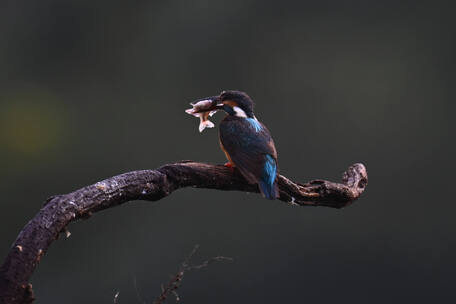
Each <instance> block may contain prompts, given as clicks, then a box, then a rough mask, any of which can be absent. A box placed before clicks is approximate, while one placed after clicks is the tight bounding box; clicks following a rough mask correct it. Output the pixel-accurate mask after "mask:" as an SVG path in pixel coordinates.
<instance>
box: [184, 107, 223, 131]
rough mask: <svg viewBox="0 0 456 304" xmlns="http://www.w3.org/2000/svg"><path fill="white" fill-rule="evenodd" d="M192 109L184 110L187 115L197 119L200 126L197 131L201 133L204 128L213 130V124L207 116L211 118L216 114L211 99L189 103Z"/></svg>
mask: <svg viewBox="0 0 456 304" xmlns="http://www.w3.org/2000/svg"><path fill="white" fill-rule="evenodd" d="M190 105H191V106H193V108H191V109H187V110H185V112H186V113H187V114H190V115H193V116H195V117H199V119H200V124H199V127H198V130H199V131H200V133H201V132H203V130H204V129H206V128H213V127H214V123H213V122H212V121H210V120H209V116H212V115H214V114H215V112H217V109H215V102H214V101H213V100H211V99H204V100H200V101H198V102H192V103H190Z"/></svg>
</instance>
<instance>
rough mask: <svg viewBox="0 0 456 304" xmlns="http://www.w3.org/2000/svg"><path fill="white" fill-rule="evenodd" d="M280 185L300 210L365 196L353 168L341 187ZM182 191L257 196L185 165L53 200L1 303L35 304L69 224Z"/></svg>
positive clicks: (243, 185) (357, 167)
mask: <svg viewBox="0 0 456 304" xmlns="http://www.w3.org/2000/svg"><path fill="white" fill-rule="evenodd" d="M278 184H279V192H280V197H279V200H281V201H284V202H287V203H289V204H294V205H299V206H326V207H333V208H342V207H345V206H348V205H350V204H351V203H352V202H353V201H355V200H356V199H357V198H358V197H359V196H360V195H361V194H362V193H363V191H364V189H365V187H366V185H367V171H366V168H365V167H364V165H362V164H354V165H352V166H350V167H349V168H348V170H347V171H346V172H345V173H344V174H343V177H342V183H333V182H329V181H325V180H314V181H311V182H309V183H307V184H300V183H295V182H293V181H291V180H289V179H288V178H286V177H284V176H282V175H281V176H279V181H278ZM185 187H195V188H209V189H218V190H237V191H245V192H254V193H258V192H259V190H258V187H257V186H256V185H251V184H248V183H247V182H246V180H245V179H244V178H243V177H242V175H241V174H240V173H239V172H238V171H237V170H236V169H234V170H233V169H230V168H226V167H224V166H221V165H211V164H205V163H197V162H192V161H183V162H179V163H175V164H168V165H164V166H162V167H160V168H158V169H156V170H141V171H133V172H129V173H124V174H121V175H117V176H114V177H111V178H108V179H105V180H103V181H100V182H97V183H96V184H93V185H90V186H87V187H84V188H81V189H79V190H76V191H74V192H71V193H68V194H65V195H57V196H53V197H51V198H49V199H48V200H47V201H46V203H45V204H44V206H43V207H42V208H41V210H40V211H39V212H38V214H37V215H35V217H34V218H33V219H32V220H31V221H30V222H28V224H27V225H25V227H24V228H23V229H22V231H21V232H20V233H19V236H18V237H17V239H16V241H15V242H14V244H13V246H12V248H11V250H10V252H9V254H8V256H7V257H6V259H5V262H4V264H3V265H2V267H1V269H0V303H14V304H15V303H32V302H33V300H34V295H33V290H32V285H31V284H30V283H29V280H30V277H31V276H32V274H33V271H34V270H35V268H36V266H37V265H38V263H39V262H40V259H41V258H42V256H43V255H44V254H45V253H46V251H47V250H48V248H49V246H50V245H51V243H52V242H53V241H54V240H56V239H58V237H59V235H60V233H62V232H66V231H67V230H66V227H67V225H68V224H69V223H70V222H73V221H76V220H78V219H86V218H88V217H90V216H91V215H92V214H93V213H95V212H98V211H101V210H104V209H107V208H111V207H115V206H118V205H120V204H123V203H126V202H128V201H132V200H146V201H157V200H160V199H162V198H163V197H165V196H168V195H169V194H171V192H173V191H174V190H177V189H180V188H185Z"/></svg>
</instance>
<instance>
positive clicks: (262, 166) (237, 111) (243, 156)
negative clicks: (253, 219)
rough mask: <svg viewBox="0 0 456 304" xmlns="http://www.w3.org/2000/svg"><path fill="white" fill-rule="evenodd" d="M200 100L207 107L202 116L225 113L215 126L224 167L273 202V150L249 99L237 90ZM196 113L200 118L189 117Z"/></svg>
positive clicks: (276, 172)
mask: <svg viewBox="0 0 456 304" xmlns="http://www.w3.org/2000/svg"><path fill="white" fill-rule="evenodd" d="M201 100H202V99H200V100H199V104H200V105H201V104H204V103H206V104H209V105H210V106H209V108H206V109H205V111H204V113H208V112H210V113H212V114H213V113H214V111H218V110H223V111H224V112H226V114H227V115H226V117H225V118H224V119H223V120H222V121H221V123H220V126H219V142H220V147H221V149H222V151H223V152H224V153H225V155H226V158H227V159H228V162H227V163H226V164H225V166H227V167H232V168H237V169H238V170H239V171H240V173H241V174H242V175H243V176H244V178H245V179H246V180H247V181H248V182H249V183H251V184H257V185H258V187H259V189H260V191H261V194H262V195H263V197H265V198H267V199H271V200H273V199H276V198H277V197H278V196H279V190H278V187H277V180H278V175H279V168H278V164H277V151H276V148H275V145H274V141H273V139H272V136H271V134H270V132H269V130H268V129H267V128H266V126H265V125H264V124H263V123H261V122H260V121H258V119H257V118H256V117H255V114H254V112H253V108H254V103H253V100H252V98H250V96H249V95H247V94H246V93H244V92H241V91H223V92H222V93H220V95H218V96H212V97H207V98H205V99H204V102H201ZM208 101H210V102H208ZM193 105H194V107H195V105H196V104H193ZM195 110H196V107H195ZM196 112H200V117H202V115H204V114H203V113H202V111H201V110H196V111H195V112H194V113H193V115H195V116H196V115H198V113H196ZM206 118H207V115H206ZM201 119H203V118H201ZM200 131H201V129H200Z"/></svg>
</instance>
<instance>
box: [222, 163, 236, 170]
mask: <svg viewBox="0 0 456 304" xmlns="http://www.w3.org/2000/svg"><path fill="white" fill-rule="evenodd" d="M223 165H224V166H225V167H227V168H231V169H233V168H234V165H233V164H232V163H230V162H227V163H225V164H223Z"/></svg>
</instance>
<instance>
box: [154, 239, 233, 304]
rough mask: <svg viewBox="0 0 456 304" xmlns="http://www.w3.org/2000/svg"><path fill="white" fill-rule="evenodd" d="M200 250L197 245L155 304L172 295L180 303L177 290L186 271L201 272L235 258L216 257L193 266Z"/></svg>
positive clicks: (162, 287) (159, 303)
mask: <svg viewBox="0 0 456 304" xmlns="http://www.w3.org/2000/svg"><path fill="white" fill-rule="evenodd" d="M198 249H199V245H195V246H194V247H193V250H192V251H191V252H190V254H189V255H188V256H187V257H186V258H185V259H184V261H183V262H182V264H181V267H180V268H179V271H178V272H177V273H176V274H175V275H173V276H172V277H171V279H170V280H169V281H168V283H167V284H166V286H163V285H162V286H161V294H160V295H159V296H158V297H157V298H156V299H155V301H154V302H153V304H161V303H163V302H164V301H166V299H167V298H168V297H169V296H170V295H174V297H175V299H176V302H179V301H180V296H179V294H178V293H177V291H176V289H178V288H179V287H180V286H181V284H182V280H183V278H184V274H185V272H186V271H191V270H199V269H202V268H205V267H207V266H208V265H209V264H210V263H212V262H221V261H233V258H230V257H224V256H216V257H212V258H210V259H208V260H206V261H204V262H203V263H201V264H199V265H191V263H190V260H191V258H192V257H193V256H194V255H195V253H196V252H197V251H198Z"/></svg>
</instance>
